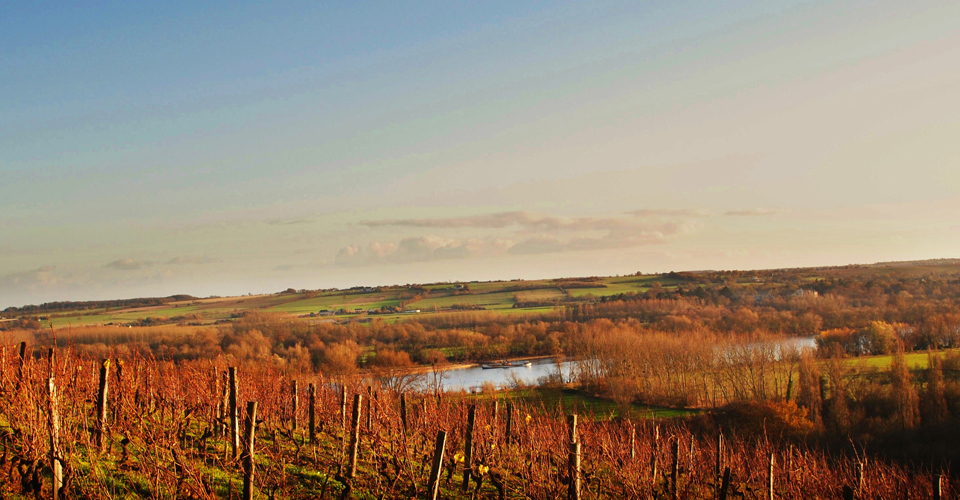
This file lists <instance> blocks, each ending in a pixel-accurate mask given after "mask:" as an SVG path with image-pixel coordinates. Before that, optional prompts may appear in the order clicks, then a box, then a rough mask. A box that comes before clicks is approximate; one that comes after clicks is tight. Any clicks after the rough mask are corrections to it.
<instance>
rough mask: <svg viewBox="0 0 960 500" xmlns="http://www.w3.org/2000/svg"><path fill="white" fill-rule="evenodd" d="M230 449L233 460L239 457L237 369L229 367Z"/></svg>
mask: <svg viewBox="0 0 960 500" xmlns="http://www.w3.org/2000/svg"><path fill="white" fill-rule="evenodd" d="M229 371H230V395H229V402H228V404H229V408H228V411H229V412H230V447H231V449H232V450H233V458H234V459H237V458H238V457H239V456H240V412H239V409H238V408H237V367H236V366H231V367H230V370H229Z"/></svg>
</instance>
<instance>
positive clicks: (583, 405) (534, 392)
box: [473, 387, 700, 420]
mask: <svg viewBox="0 0 960 500" xmlns="http://www.w3.org/2000/svg"><path fill="white" fill-rule="evenodd" d="M473 397H475V398H477V399H483V398H490V397H493V398H496V399H504V400H506V399H519V400H522V401H524V402H525V403H527V404H529V405H531V406H533V407H541V408H542V409H543V410H545V412H546V413H552V414H555V415H566V414H570V413H576V414H579V415H585V416H589V417H590V418H596V419H600V420H607V419H612V418H618V417H625V418H630V419H643V418H670V417H683V416H687V415H692V414H696V413H699V412H700V410H689V409H682V408H679V409H678V408H666V407H660V406H648V405H642V404H629V405H627V406H621V405H620V404H617V403H616V402H614V401H612V400H610V399H605V398H600V397H596V396H592V395H590V394H586V393H584V392H582V391H578V390H576V389H569V388H543V387H540V388H532V389H522V390H518V391H506V392H498V393H496V394H495V395H493V396H489V395H478V396H473Z"/></svg>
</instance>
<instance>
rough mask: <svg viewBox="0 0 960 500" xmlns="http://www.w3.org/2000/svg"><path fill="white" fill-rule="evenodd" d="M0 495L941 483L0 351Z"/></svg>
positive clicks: (338, 393)
mask: <svg viewBox="0 0 960 500" xmlns="http://www.w3.org/2000/svg"><path fill="white" fill-rule="evenodd" d="M2 354H3V359H2V364H0V369H2V373H0V391H2V397H0V443H2V448H3V449H2V452H0V453H2V456H0V497H3V498H157V499H159V498H171V499H176V498H196V499H210V498H270V499H275V498H282V499H297V498H344V497H352V498H437V497H440V498H532V499H550V500H556V499H560V498H577V499H579V498H584V499H590V498H689V499H695V498H697V499H699V498H731V499H732V498H747V499H751V498H758V499H760V498H763V499H766V498H797V499H799V498H845V497H846V498H854V497H856V498H948V497H949V498H953V497H955V494H956V493H955V491H954V490H953V489H952V488H951V487H950V486H951V485H950V484H949V482H948V480H947V478H946V476H941V475H940V474H938V473H937V471H922V470H915V469H908V468H904V467H902V466H897V465H893V464H888V463H883V462H880V461H876V460H867V459H866V458H865V457H863V456H859V455H858V454H856V453H855V452H853V451H851V452H850V453H847V454H836V453H834V454H829V453H826V452H824V451H819V450H815V449H810V448H806V447H804V446H800V445H787V444H781V443H779V442H778V441H776V440H774V439H767V438H761V439H757V438H747V437H740V436H737V435H732V434H729V433H727V434H724V433H716V432H702V431H701V432H694V431H693V430H692V429H690V428H689V427H688V426H687V425H686V424H685V423H684V421H682V420H664V421H659V422H657V421H653V420H642V421H630V420H628V419H603V418H597V417H595V416H591V415H584V414H581V415H558V414H557V413H556V412H555V411H553V409H551V408H544V407H543V406H540V407H536V406H534V405H530V404H527V403H524V402H522V401H520V400H511V399H509V398H501V397H496V396H489V395H486V396H482V397H479V398H478V397H471V396H465V395H452V394H442V393H441V394H437V393H423V392H413V391H408V392H401V393H398V392H395V391H393V390H390V389H388V388H386V386H381V385H377V384H375V385H373V386H371V385H369V384H370V383H369V382H364V381H362V380H359V379H354V380H347V381H343V380H331V379H327V378H324V377H323V376H321V375H320V374H316V373H311V374H297V375H291V374H289V373H284V372H283V371H281V370H280V369H278V368H276V367H275V366H273V365H265V364H264V365H256V364H250V365H243V366H241V367H239V368H236V367H229V366H226V363H225V362H223V361H222V360H221V359H220V358H218V359H216V360H192V361H182V362H172V361H162V360H155V359H150V358H145V357H141V356H132V357H129V358H126V359H110V360H101V359H90V358H86V357H83V356H80V355H77V354H76V353H73V352H72V351H71V350H70V349H61V350H59V351H55V350H53V349H51V350H44V351H43V352H42V353H41V352H34V353H31V350H30V349H28V348H27V346H26V345H20V346H18V348H17V349H14V348H4V349H3V353H2Z"/></svg>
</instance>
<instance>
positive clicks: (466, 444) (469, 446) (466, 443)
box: [460, 403, 477, 491]
mask: <svg viewBox="0 0 960 500" xmlns="http://www.w3.org/2000/svg"><path fill="white" fill-rule="evenodd" d="M476 420H477V404H476V403H473V404H471V405H470V410H469V412H468V413H467V433H466V435H465V436H464V438H463V485H462V486H461V488H460V489H461V491H467V488H469V487H470V467H471V466H472V463H473V426H474V424H475V423H476Z"/></svg>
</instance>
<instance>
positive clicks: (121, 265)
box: [103, 259, 153, 271]
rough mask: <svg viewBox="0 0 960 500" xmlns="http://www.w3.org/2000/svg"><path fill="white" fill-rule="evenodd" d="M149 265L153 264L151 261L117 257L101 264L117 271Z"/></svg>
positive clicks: (131, 269)
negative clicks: (117, 258)
mask: <svg viewBox="0 0 960 500" xmlns="http://www.w3.org/2000/svg"><path fill="white" fill-rule="evenodd" d="M151 266H153V262H150V261H145V260H134V259H119V260H115V261H113V262H108V263H106V264H104V265H103V267H104V268H105V269H116V270H118V271H135V270H137V269H144V268H147V267H151Z"/></svg>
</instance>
